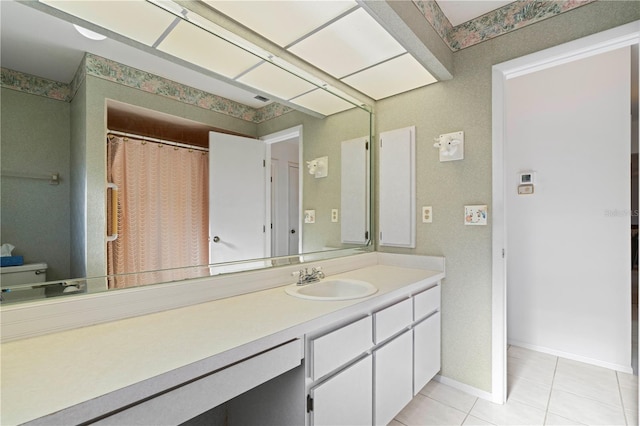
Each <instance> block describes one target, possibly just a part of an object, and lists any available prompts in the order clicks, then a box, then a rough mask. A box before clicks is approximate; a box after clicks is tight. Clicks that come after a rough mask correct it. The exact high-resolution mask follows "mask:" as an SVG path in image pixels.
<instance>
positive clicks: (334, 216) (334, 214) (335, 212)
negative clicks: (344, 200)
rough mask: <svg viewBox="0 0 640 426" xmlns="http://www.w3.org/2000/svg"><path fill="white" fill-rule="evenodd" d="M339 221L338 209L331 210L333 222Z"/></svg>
mask: <svg viewBox="0 0 640 426" xmlns="http://www.w3.org/2000/svg"><path fill="white" fill-rule="evenodd" d="M337 221H338V209H331V222H337Z"/></svg>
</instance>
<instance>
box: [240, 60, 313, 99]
mask: <svg viewBox="0 0 640 426" xmlns="http://www.w3.org/2000/svg"><path fill="white" fill-rule="evenodd" d="M237 81H239V82H240V83H244V84H247V85H249V86H251V87H255V88H256V89H259V90H261V91H263V92H266V93H270V94H272V95H274V96H277V97H278V98H280V99H285V100H288V99H291V98H293V97H296V96H298V95H301V94H303V93H305V92H309V91H311V90H313V89H315V87H316V86H314V85H313V84H311V83H308V82H306V81H304V80H302V79H301V78H299V77H297V76H295V75H293V74H291V73H290V72H287V71H285V70H283V69H282V68H279V67H277V66H275V65H272V64H270V63H267V62H264V63H262V64H260V65H258V66H257V67H255V68H254V69H252V70H251V71H249V72H248V73H246V74H244V75H243V76H241V77H240V78H238V79H237Z"/></svg>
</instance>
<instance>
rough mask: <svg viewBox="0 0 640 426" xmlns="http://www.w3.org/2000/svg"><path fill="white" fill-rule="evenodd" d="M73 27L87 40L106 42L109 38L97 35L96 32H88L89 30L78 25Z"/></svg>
mask: <svg viewBox="0 0 640 426" xmlns="http://www.w3.org/2000/svg"><path fill="white" fill-rule="evenodd" d="M73 27H74V28H75V29H76V30H77V31H78V32H79V33H80V34H82V35H83V36H85V37H86V38H88V39H91V40H104V39H106V38H107V36H104V35H102V34H98V33H96V32H95V31H91V30H88V29H86V28H84V27H81V26H79V25H76V24H73Z"/></svg>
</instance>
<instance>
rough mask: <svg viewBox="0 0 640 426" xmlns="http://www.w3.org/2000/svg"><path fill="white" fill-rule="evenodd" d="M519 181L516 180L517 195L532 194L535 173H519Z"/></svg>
mask: <svg viewBox="0 0 640 426" xmlns="http://www.w3.org/2000/svg"><path fill="white" fill-rule="evenodd" d="M519 177H520V178H519V179H518V194H519V195H529V194H533V185H534V183H535V182H534V181H535V173H534V172H531V171H528V172H521V173H520V174H519Z"/></svg>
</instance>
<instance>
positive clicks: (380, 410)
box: [374, 330, 413, 425]
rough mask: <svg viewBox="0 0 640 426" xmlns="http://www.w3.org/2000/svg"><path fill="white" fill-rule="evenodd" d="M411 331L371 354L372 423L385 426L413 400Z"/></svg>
mask: <svg viewBox="0 0 640 426" xmlns="http://www.w3.org/2000/svg"><path fill="white" fill-rule="evenodd" d="M411 333H412V332H411V330H409V331H406V332H405V333H403V334H401V335H400V336H398V337H396V338H395V339H393V340H392V341H390V342H389V343H387V344H386V345H384V346H382V347H381V348H380V349H377V350H376V351H375V352H374V366H375V368H374V376H375V379H374V412H375V414H374V420H375V424H376V425H387V424H389V422H390V421H391V420H393V418H394V417H395V416H396V414H398V413H399V412H400V411H402V409H403V408H404V407H405V406H406V405H407V404H408V403H409V402H410V401H411V398H413V394H412V392H411V391H412V383H413V350H412V349H413V345H412V343H413V341H412V334H411Z"/></svg>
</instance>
